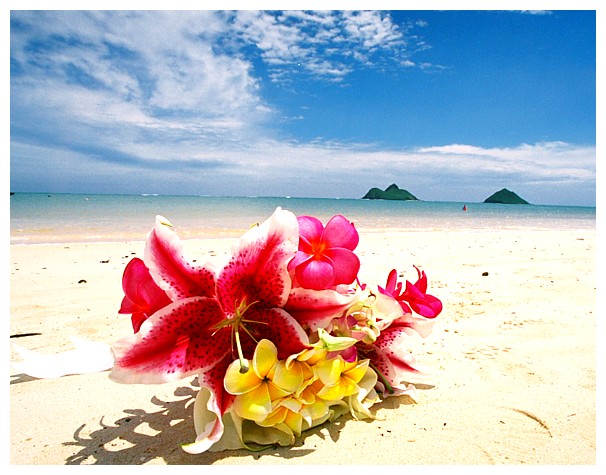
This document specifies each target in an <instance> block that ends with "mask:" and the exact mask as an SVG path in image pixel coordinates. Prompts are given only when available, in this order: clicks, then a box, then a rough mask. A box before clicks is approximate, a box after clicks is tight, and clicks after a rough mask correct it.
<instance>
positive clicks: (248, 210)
mask: <svg viewBox="0 0 606 475" xmlns="http://www.w3.org/2000/svg"><path fill="white" fill-rule="evenodd" d="M464 204H466V205H467V211H463V205H464ZM278 206H281V207H282V208H285V209H288V210H290V211H293V212H294V213H295V214H297V215H301V214H310V215H313V216H316V217H318V218H319V219H321V220H322V221H323V222H324V223H325V222H326V221H327V220H328V219H329V218H330V217H331V216H333V215H335V214H342V215H344V216H345V217H347V218H348V219H349V220H351V221H353V222H354V223H355V225H356V227H357V228H358V229H360V230H364V232H372V231H373V230H377V231H384V230H390V231H427V230H477V231H491V230H498V229H518V228H523V229H571V230H572V229H595V225H596V208H594V207H576V206H539V205H500V204H487V203H456V202H431V201H382V200H362V199H328V198H326V199H325V198H288V197H274V198H271V197H250V198H246V197H243V198H238V197H207V196H154V195H81V194H54V193H53V194H47V193H15V194H14V195H11V197H10V221H11V232H10V240H11V244H37V243H64V242H92V241H133V240H135V241H141V240H144V239H145V236H146V234H147V232H148V231H149V230H150V228H151V227H152V226H153V223H154V220H155V216H156V215H162V216H164V217H166V218H168V219H169V221H171V223H172V224H173V226H174V228H175V230H176V231H177V232H178V234H179V236H180V237H181V238H182V239H189V238H213V237H237V236H239V235H240V234H241V233H242V232H243V231H244V230H246V229H248V228H249V227H250V226H251V225H252V224H254V223H257V222H261V221H263V220H265V219H266V218H268V217H269V216H270V215H271V214H272V213H273V211H274V210H275V209H276V207H278Z"/></svg>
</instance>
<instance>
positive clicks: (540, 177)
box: [10, 10, 596, 205]
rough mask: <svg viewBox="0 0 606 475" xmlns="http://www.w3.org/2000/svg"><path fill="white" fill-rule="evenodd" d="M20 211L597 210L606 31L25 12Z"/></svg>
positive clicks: (17, 56) (13, 54)
mask: <svg viewBox="0 0 606 475" xmlns="http://www.w3.org/2000/svg"><path fill="white" fill-rule="evenodd" d="M10 65H11V68H10V105H11V106H10V125H11V129H10V167H11V168H10V187H11V190H12V191H41V192H84V193H93V192H100V193H161V194H202V195H245V196H284V195H288V196H310V197H341V198H359V197H361V196H362V195H364V193H365V192H366V191H367V190H368V189H369V188H370V187H374V186H377V187H380V188H385V187H387V186H388V185H390V184H391V183H397V184H398V185H400V186H401V187H402V188H406V189H408V190H409V191H410V192H412V193H413V194H415V195H416V196H417V197H418V198H420V199H423V200H436V201H468V202H474V201H482V200H484V199H485V198H486V197H487V196H489V195H490V194H492V193H493V192H494V191H497V190H499V189H501V188H503V187H507V188H509V189H512V190H514V191H516V192H517V193H518V194H520V195H521V196H522V197H524V198H525V199H527V200H528V201H530V202H532V203H536V204H572V205H595V189H596V15H595V11H591V10H589V11H560V10H554V11H549V10H541V11H527V10H524V11H523V10H515V11H514V10H501V11H475V10H468V11H448V10H445V11H436V10H429V11H426V10H411V11H377V10H370V11H368V10H367V11H344V10H333V11H300V10H298V11H267V10H236V11H233V10H232V11H161V10H152V11H129V10H124V11H112V10H109V11H18V10H17V11H12V12H11V13H10Z"/></svg>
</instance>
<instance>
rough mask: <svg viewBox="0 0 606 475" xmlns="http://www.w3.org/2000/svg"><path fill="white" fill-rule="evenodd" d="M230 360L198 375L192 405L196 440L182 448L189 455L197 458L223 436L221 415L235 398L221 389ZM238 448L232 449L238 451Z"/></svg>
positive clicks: (226, 359)
mask: <svg viewBox="0 0 606 475" xmlns="http://www.w3.org/2000/svg"><path fill="white" fill-rule="evenodd" d="M229 361H230V358H229V356H227V357H225V358H224V359H223V360H222V361H221V362H220V363H218V364H216V365H215V366H213V367H212V368H211V369H209V370H208V371H205V372H204V373H201V374H199V375H198V382H199V383H200V391H199V392H198V395H197V396H196V400H195V402H194V411H193V417H194V427H195V429H196V434H197V436H196V440H195V442H193V443H191V444H186V445H183V446H182V447H183V450H185V451H186V452H187V453H190V454H200V453H202V452H205V451H207V450H208V449H209V448H210V447H211V446H213V445H214V444H216V443H217V442H219V440H221V438H222V436H223V434H224V429H225V427H224V423H223V415H224V414H225V413H226V412H227V410H228V409H229V407H230V406H231V404H232V403H233V400H234V397H233V396H232V395H231V394H228V393H227V392H225V390H224V389H223V375H224V374H225V371H226V370H225V368H226V367H227V364H228V363H229ZM239 447H241V444H239V445H237V444H236V446H235V447H233V448H239Z"/></svg>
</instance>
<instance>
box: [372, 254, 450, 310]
mask: <svg viewBox="0 0 606 475" xmlns="http://www.w3.org/2000/svg"><path fill="white" fill-rule="evenodd" d="M415 269H416V270H417V274H418V279H417V281H416V282H415V283H414V284H411V283H410V282H409V281H406V289H405V290H404V292H402V283H401V282H398V274H397V272H396V270H395V269H393V270H392V271H391V272H390V273H389V277H388V278H387V284H386V285H385V288H382V287H379V292H381V293H382V294H385V295H389V296H390V297H393V298H394V299H396V300H397V301H398V302H399V303H400V305H401V306H402V309H403V310H404V312H406V313H411V311H414V312H416V313H418V314H419V315H421V316H423V317H426V318H434V317H437V316H438V315H439V314H440V312H441V311H442V302H441V301H440V300H439V299H438V298H436V297H434V296H433V295H429V294H427V293H426V292H427V276H426V275H425V271H420V270H419V269H418V268H417V267H416V266H415Z"/></svg>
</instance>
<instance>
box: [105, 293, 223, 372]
mask: <svg viewBox="0 0 606 475" xmlns="http://www.w3.org/2000/svg"><path fill="white" fill-rule="evenodd" d="M223 317H224V315H223V312H222V310H221V307H220V306H219V304H218V303H217V301H216V300H214V299H210V298H207V297H191V298H189V299H183V300H180V301H178V302H175V303H173V304H171V305H169V306H167V307H165V308H163V309H162V310H160V311H158V312H156V313H155V314H154V315H152V316H151V317H150V318H148V319H147V320H145V322H143V324H142V325H141V329H140V330H139V332H138V333H136V334H134V335H132V336H129V337H126V338H124V339H122V340H119V341H118V342H117V343H115V344H114V345H113V347H112V349H113V352H114V356H115V359H116V363H115V365H114V368H113V370H112V372H111V373H110V375H109V377H110V378H111V379H112V380H114V381H117V382H123V383H144V384H153V383H163V382H167V381H174V380H177V379H181V378H184V377H186V376H189V375H192V374H195V373H197V372H198V371H201V370H206V369H209V368H211V367H213V366H214V365H215V364H217V363H218V362H219V361H220V360H221V359H222V358H223V357H224V356H225V355H226V353H227V352H228V351H229V348H231V346H230V329H229V328H228V327H224V328H221V329H220V330H216V331H215V330H214V329H213V325H215V324H217V323H218V322H220V321H221V320H222V319H223ZM211 338H212V344H209V341H211Z"/></svg>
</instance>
